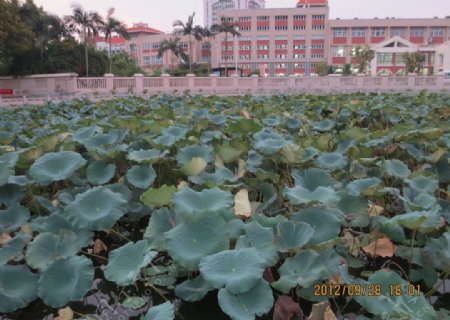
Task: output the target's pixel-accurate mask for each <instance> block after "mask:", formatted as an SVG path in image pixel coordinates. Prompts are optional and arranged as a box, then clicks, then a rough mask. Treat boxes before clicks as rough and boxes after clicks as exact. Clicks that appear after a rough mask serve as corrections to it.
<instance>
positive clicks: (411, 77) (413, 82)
mask: <svg viewBox="0 0 450 320" xmlns="http://www.w3.org/2000/svg"><path fill="white" fill-rule="evenodd" d="M416 78H417V75H414V74H412V75H411V74H408V88H411V89H412V88H415V87H416Z"/></svg>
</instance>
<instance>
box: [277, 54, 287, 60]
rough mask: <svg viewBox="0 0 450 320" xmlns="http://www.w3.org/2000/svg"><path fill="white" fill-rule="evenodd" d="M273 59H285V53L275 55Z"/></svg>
mask: <svg viewBox="0 0 450 320" xmlns="http://www.w3.org/2000/svg"><path fill="white" fill-rule="evenodd" d="M275 59H286V54H285V53H281V54H276V55H275Z"/></svg>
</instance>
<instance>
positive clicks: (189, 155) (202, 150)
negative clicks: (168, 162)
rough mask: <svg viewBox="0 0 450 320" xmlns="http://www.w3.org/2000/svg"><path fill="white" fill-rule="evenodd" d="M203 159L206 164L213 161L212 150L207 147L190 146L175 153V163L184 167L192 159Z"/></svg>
mask: <svg viewBox="0 0 450 320" xmlns="http://www.w3.org/2000/svg"><path fill="white" fill-rule="evenodd" d="M196 157H197V158H203V160H205V161H206V162H207V163H211V162H212V161H213V159H214V156H213V149H212V147H211V146H208V145H190V146H187V147H184V148H181V149H180V150H179V151H178V153H177V157H176V158H177V162H178V163H179V164H181V165H185V164H186V163H188V162H189V161H191V160H192V159H193V158H196Z"/></svg>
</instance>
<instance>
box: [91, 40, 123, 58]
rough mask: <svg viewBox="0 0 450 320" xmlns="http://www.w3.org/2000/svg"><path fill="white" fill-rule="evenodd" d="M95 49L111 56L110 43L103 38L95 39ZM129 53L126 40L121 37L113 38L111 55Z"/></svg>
mask: <svg viewBox="0 0 450 320" xmlns="http://www.w3.org/2000/svg"><path fill="white" fill-rule="evenodd" d="M94 43H95V49H96V50H98V51H105V52H106V53H107V54H109V43H108V42H107V41H106V39H105V37H103V36H95V37H94ZM125 51H127V48H126V40H125V39H124V38H122V37H120V36H113V37H111V54H116V53H120V52H125Z"/></svg>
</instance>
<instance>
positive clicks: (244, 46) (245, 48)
mask: <svg viewBox="0 0 450 320" xmlns="http://www.w3.org/2000/svg"><path fill="white" fill-rule="evenodd" d="M239 50H252V46H250V45H248V44H246V45H242V46H239Z"/></svg>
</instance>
